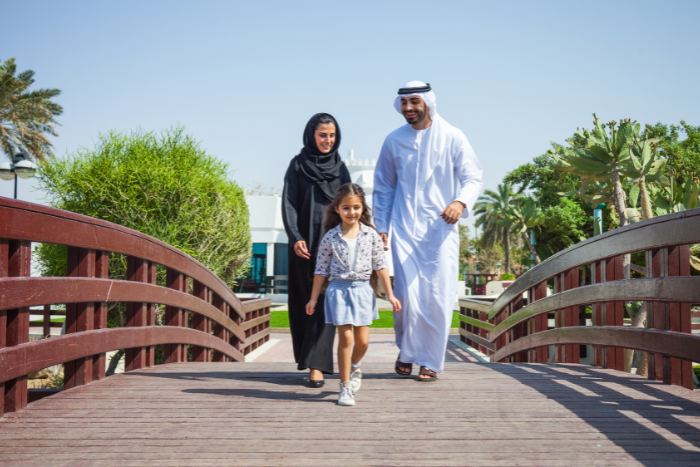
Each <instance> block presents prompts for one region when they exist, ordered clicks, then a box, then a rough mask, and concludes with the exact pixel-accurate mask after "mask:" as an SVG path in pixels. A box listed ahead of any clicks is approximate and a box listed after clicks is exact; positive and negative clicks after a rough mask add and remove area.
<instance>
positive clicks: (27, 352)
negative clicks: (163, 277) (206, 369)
mask: <svg viewBox="0 0 700 467" xmlns="http://www.w3.org/2000/svg"><path fill="white" fill-rule="evenodd" d="M177 343H179V344H191V345H197V346H201V347H208V348H211V349H214V350H216V351H218V352H222V353H223V354H224V355H227V356H229V357H231V358H233V359H234V360H242V359H243V355H242V354H241V353H240V352H239V351H238V350H236V348H235V347H233V346H231V345H230V344H227V343H226V342H224V341H222V340H221V339H217V338H216V337H214V336H212V335H211V334H207V333H204V332H202V331H197V330H195V329H189V328H179V327H170V326H144V327H140V328H132V329H129V328H111V329H100V330H97V331H85V332H79V333H75V334H66V335H64V336H56V337H52V338H51V339H42V340H39V341H35V342H29V343H25V344H20V345H16V346H13V347H6V348H4V349H0V383H4V382H6V381H8V380H11V379H15V378H18V377H20V376H24V375H26V374H29V373H32V372H34V371H38V370H41V369H43V368H47V367H49V366H53V365H58V364H60V363H63V362H68V361H71V360H76V359H78V358H85V357H89V356H91V355H95V354H100V353H105V352H110V351H112V350H118V349H123V348H129V347H137V346H138V347H141V346H152V345H161V344H177Z"/></svg>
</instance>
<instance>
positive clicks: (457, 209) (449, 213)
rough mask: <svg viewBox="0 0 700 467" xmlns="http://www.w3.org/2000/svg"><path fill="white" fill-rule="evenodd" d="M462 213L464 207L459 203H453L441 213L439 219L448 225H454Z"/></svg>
mask: <svg viewBox="0 0 700 467" xmlns="http://www.w3.org/2000/svg"><path fill="white" fill-rule="evenodd" d="M462 212H464V205H463V204H462V203H461V202H459V201H453V202H452V203H450V205H449V206H447V207H446V208H445V210H444V211H442V214H440V217H442V218H443V219H444V220H445V222H447V223H448V224H456V223H457V221H459V218H460V217H462Z"/></svg>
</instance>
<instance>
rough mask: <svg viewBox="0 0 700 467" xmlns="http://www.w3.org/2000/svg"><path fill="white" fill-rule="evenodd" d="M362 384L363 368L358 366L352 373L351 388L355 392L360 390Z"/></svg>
mask: <svg viewBox="0 0 700 467" xmlns="http://www.w3.org/2000/svg"><path fill="white" fill-rule="evenodd" d="M360 386H362V370H360V367H357V368H355V369H354V370H353V371H352V373H351V374H350V388H351V389H352V392H353V393H355V392H357V391H359V390H360Z"/></svg>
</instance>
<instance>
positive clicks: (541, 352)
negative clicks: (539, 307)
mask: <svg viewBox="0 0 700 467" xmlns="http://www.w3.org/2000/svg"><path fill="white" fill-rule="evenodd" d="M546 296H547V281H542V282H540V283H539V284H537V286H536V287H535V300H542V299H543V298H545V297H546ZM534 320H535V332H536V333H537V332H543V331H546V330H547V313H542V314H541V315H539V316H536V317H535V318H534ZM548 353H549V349H548V348H547V346H546V345H545V346H542V347H537V348H536V349H535V362H536V363H547V360H548Z"/></svg>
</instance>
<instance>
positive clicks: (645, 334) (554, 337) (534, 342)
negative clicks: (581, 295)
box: [493, 326, 700, 360]
mask: <svg viewBox="0 0 700 467" xmlns="http://www.w3.org/2000/svg"><path fill="white" fill-rule="evenodd" d="M610 342H615V343H616V344H617V345H619V346H621V347H624V348H627V349H634V350H641V351H644V352H651V353H654V354H663V355H666V356H668V357H674V358H679V359H684V360H694V359H697V358H698V357H700V336H697V335H693V334H683V333H680V332H672V331H659V330H656V329H644V328H630V327H626V328H621V327H607V326H600V327H598V326H595V327H575V328H561V329H551V330H549V331H544V332H539V333H537V334H532V335H530V336H527V337H523V338H521V339H518V340H517V341H515V342H513V344H511V345H509V346H506V347H504V348H502V349H499V350H497V351H496V353H495V354H494V355H493V359H494V360H502V359H504V358H506V357H510V356H511V355H514V354H516V353H518V352H522V351H524V350H528V349H531V348H533V347H541V346H545V345H563V344H590V345H600V346H606V345H609V343H610Z"/></svg>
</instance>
